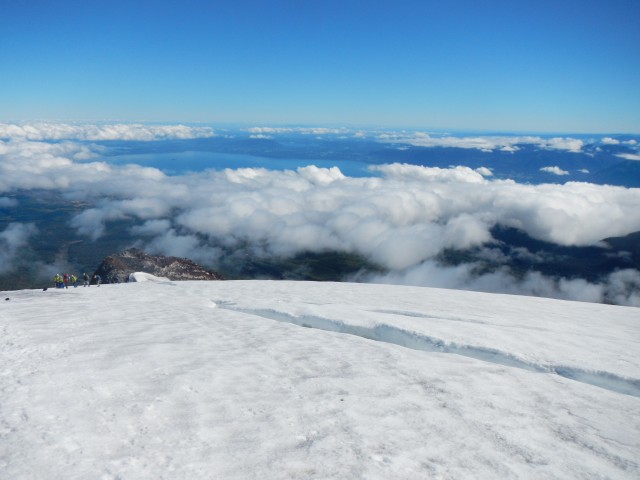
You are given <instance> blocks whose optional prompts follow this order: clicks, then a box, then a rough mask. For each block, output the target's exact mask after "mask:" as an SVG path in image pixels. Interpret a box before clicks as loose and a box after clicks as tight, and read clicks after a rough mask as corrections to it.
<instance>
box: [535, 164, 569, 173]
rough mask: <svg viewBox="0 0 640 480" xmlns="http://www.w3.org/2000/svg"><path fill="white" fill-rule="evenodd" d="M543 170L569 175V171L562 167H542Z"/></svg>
mask: <svg viewBox="0 0 640 480" xmlns="http://www.w3.org/2000/svg"><path fill="white" fill-rule="evenodd" d="M540 171H541V172H547V173H553V174H554V175H569V172H567V171H566V170H562V169H561V168H560V167H557V166H553V167H542V168H541V169H540Z"/></svg>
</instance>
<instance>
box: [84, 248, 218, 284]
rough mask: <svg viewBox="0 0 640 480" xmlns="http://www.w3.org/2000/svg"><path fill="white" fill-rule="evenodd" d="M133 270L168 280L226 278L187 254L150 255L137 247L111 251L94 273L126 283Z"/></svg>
mask: <svg viewBox="0 0 640 480" xmlns="http://www.w3.org/2000/svg"><path fill="white" fill-rule="evenodd" d="M134 272H145V273H150V274H152V275H155V276H157V277H167V278H168V279H169V280H223V278H222V276H221V275H219V274H217V273H216V272H212V271H210V270H206V269H205V268H203V267H201V266H200V265H198V264H196V263H194V262H192V261H191V260H189V259H188V258H178V257H163V256H162V255H148V254H146V253H144V252H143V251H142V250H139V249H137V248H130V249H128V250H125V251H124V252H120V253H117V254H115V255H110V256H108V257H107V258H105V259H104V261H103V262H102V263H101V264H100V266H99V267H98V269H97V270H96V271H95V273H94V274H96V275H100V277H101V279H102V283H124V282H128V281H129V275H131V274H132V273H134Z"/></svg>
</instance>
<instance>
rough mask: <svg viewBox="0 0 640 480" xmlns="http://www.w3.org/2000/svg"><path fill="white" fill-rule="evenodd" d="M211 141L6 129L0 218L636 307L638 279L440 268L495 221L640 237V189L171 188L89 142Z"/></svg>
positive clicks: (162, 129)
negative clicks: (23, 216) (34, 199)
mask: <svg viewBox="0 0 640 480" xmlns="http://www.w3.org/2000/svg"><path fill="white" fill-rule="evenodd" d="M262 132H263V133H266V132H269V131H268V130H264V129H263V130H262ZM213 135H215V132H214V131H213V130H212V129H210V128H200V127H188V126H158V127H153V126H145V125H84V126H82V125H53V124H40V125H7V124H0V139H3V140H0V208H11V207H12V208H19V205H15V203H16V201H15V199H14V198H11V197H9V196H7V195H8V194H11V193H12V192H16V191H18V190H23V191H29V190H43V189H44V190H55V191H59V192H61V193H62V194H63V195H64V196H65V197H66V198H67V199H69V200H81V201H83V202H87V204H88V206H87V207H86V208H85V209H84V210H83V211H81V212H80V213H78V214H77V215H76V216H74V217H73V219H72V221H71V226H72V227H73V228H74V229H76V231H77V232H78V234H80V235H83V236H86V237H88V238H90V239H92V240H97V239H99V238H100V237H101V236H102V235H103V234H104V233H105V229H106V228H108V222H109V221H112V220H118V219H125V218H134V219H136V220H138V222H137V223H138V224H137V225H136V226H135V227H133V228H132V231H131V233H132V234H133V235H135V236H137V237H138V238H139V239H140V241H141V242H142V243H143V245H144V246H145V247H146V248H147V249H148V250H150V251H153V252H157V253H162V254H167V255H176V256H183V257H189V258H192V259H194V260H195V261H198V262H201V263H204V264H206V265H210V266H211V265H215V264H216V262H217V261H218V259H219V257H220V255H222V250H221V248H220V247H221V246H222V247H228V248H233V247H234V246H237V245H243V248H248V249H249V250H250V253H251V254H253V255H259V256H269V255H281V256H288V255H294V254H296V253H299V252H303V251H316V252H320V251H327V250H337V251H342V252H351V253H357V254H359V255H362V256H364V257H365V258H367V259H368V260H370V261H371V262H374V263H375V264H378V265H380V266H382V267H384V268H385V269H386V270H387V272H388V273H385V274H378V275H370V276H367V277H362V278H360V280H367V281H375V282H389V283H398V284H413V285H427V286H439V287H450V288H461V289H476V290H483V291H492V292H506V293H520V294H531V295H541V296H550V297H558V298H566V299H576V300H585V301H602V300H603V299H608V300H611V299H614V300H615V302H616V303H620V304H625V305H635V306H640V293H639V290H640V272H638V271H637V270H623V271H619V272H616V273H613V274H611V275H610V276H609V278H608V279H607V281H605V282H603V283H598V284H594V283H588V282H586V281H584V280H580V279H577V280H569V279H552V278H548V277H545V276H543V275H541V274H539V273H535V272H532V273H530V274H527V275H526V276H525V277H524V278H520V279H518V280H516V279H515V278H514V277H513V276H512V274H511V272H510V271H509V269H508V267H506V266H505V267H504V268H503V269H499V270H498V271H495V272H493V273H491V274H485V275H481V276H478V275H477V274H476V273H475V272H474V265H473V264H467V265H461V266H457V267H444V266H442V265H440V264H438V263H437V261H436V257H437V256H438V255H439V254H440V253H441V252H442V251H443V250H445V249H450V248H455V249H466V248H470V247H479V246H485V245H490V242H491V240H492V237H491V233H490V230H491V228H492V227H493V226H495V225H496V224H498V223H499V224H501V225H503V226H508V227H514V228H518V229H520V230H523V231H524V232H526V233H527V234H528V235H530V236H531V237H533V238H535V239H539V240H543V241H547V242H552V243H555V244H558V245H580V246H585V245H593V244H596V243H597V242H598V241H600V240H602V239H603V238H607V237H612V236H622V235H627V234H629V233H632V232H635V231H639V230H640V208H639V206H640V189H630V188H624V187H615V186H603V185H594V184H590V183H577V182H568V183H565V184H562V185H558V184H542V185H525V184H519V183H516V182H514V181H511V180H495V179H492V178H491V176H490V173H491V172H490V171H489V170H488V169H486V168H479V169H477V170H472V169H470V168H468V167H460V166H459V167H451V168H447V169H441V168H429V167H421V166H414V165H405V164H389V165H380V166H375V167H371V168H372V170H375V173H376V175H375V176H371V177H362V178H353V177H348V176H345V175H344V174H343V173H342V172H341V171H340V170H339V169H338V168H328V169H327V168H318V167H315V166H313V165H309V166H306V167H301V168H298V169H296V170H285V171H273V170H267V169H252V168H249V169H247V168H243V169H225V170H222V171H216V170H206V171H202V172H197V173H188V174H183V175H173V176H169V175H166V174H165V173H163V172H162V171H160V170H158V169H155V168H148V167H143V166H140V165H135V164H131V165H124V166H122V165H112V164H109V163H107V162H105V161H100V160H99V154H100V152H101V148H102V147H100V146H98V145H94V144H91V143H90V142H91V141H99V140H104V139H108V140H118V139H119V140H161V139H169V138H181V139H183V138H200V137H206V136H213ZM50 140H55V142H51V141H50ZM569 140H570V139H565V141H566V142H569ZM503 143H505V145H507V143H506V142H503ZM552 143H553V142H552ZM559 144H560V142H558V145H559ZM507 146H508V145H507ZM575 147H576V148H577V146H575ZM557 148H560V147H557ZM562 148H567V149H571V148H574V146H573V145H572V144H571V143H570V142H569V143H566V146H564V147H562ZM36 233H37V226H34V225H30V224H20V223H12V224H10V225H9V226H8V227H7V228H6V229H5V230H4V231H2V232H0V243H1V244H2V246H3V247H4V248H3V249H2V254H1V255H0V269H4V270H6V269H8V268H10V267H11V265H12V257H13V256H15V255H17V254H18V252H19V249H20V248H21V247H23V246H24V245H26V244H27V243H28V242H29V238H30V237H31V236H33V235H35V234H36ZM488 251H489V250H488Z"/></svg>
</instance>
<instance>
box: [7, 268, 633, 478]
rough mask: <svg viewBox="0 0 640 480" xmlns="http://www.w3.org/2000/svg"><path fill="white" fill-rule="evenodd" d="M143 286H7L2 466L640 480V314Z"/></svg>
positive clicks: (465, 295) (45, 474)
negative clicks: (40, 288)
mask: <svg viewBox="0 0 640 480" xmlns="http://www.w3.org/2000/svg"><path fill="white" fill-rule="evenodd" d="M140 279H144V280H147V281H143V282H141V283H129V284H120V285H103V286H101V287H99V288H97V287H95V286H92V287H89V288H77V289H69V290H54V289H49V290H48V291H46V292H43V291H36V290H23V291H15V292H4V293H3V295H2V297H3V298H5V297H8V298H10V299H9V300H6V301H5V300H2V303H1V304H0V328H1V329H2V335H1V337H0V478H3V479H4V478H6V479H14V480H22V479H70V478H73V479H122V480H124V479H218V478H224V479H289V478H296V479H298V478H305V479H307V478H340V479H346V478H366V479H422V478H441V479H459V478H473V479H476V478H527V479H529V478H544V479H567V478H611V479H614V478H615V479H620V478H629V479H632V478H633V479H636V478H639V477H640V460H639V459H640V310H639V309H636V308H629V307H616V306H608V305H598V304H588V303H574V302H566V301H559V300H550V299H541V298H533V297H518V296H508V295H491V294H482V293H475V292H461V291H453V290H439V289H430V288H416V287H403V286H389V285H370V284H346V283H339V284H335V283H308V282H269V281H224V282H170V281H163V280H162V279H152V278H149V277H142V276H141V277H140ZM149 280H151V281H149ZM302 327H311V328H302ZM407 347H408V348H407Z"/></svg>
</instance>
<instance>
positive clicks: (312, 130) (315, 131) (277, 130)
mask: <svg viewBox="0 0 640 480" xmlns="http://www.w3.org/2000/svg"><path fill="white" fill-rule="evenodd" d="M246 131H247V132H249V133H252V134H266V135H277V134H285V133H298V134H302V135H345V134H347V133H349V129H348V128H325V127H251V128H247V129H246Z"/></svg>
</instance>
